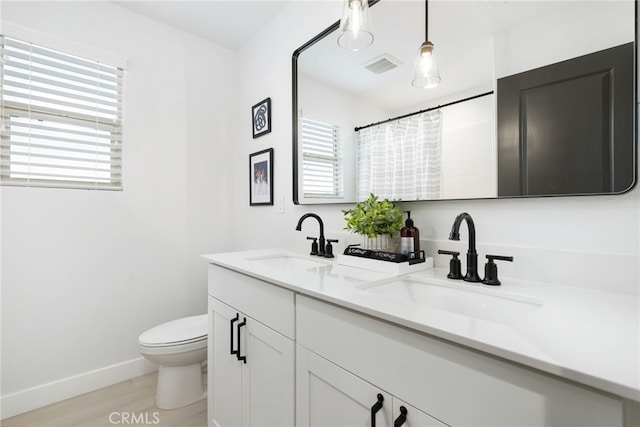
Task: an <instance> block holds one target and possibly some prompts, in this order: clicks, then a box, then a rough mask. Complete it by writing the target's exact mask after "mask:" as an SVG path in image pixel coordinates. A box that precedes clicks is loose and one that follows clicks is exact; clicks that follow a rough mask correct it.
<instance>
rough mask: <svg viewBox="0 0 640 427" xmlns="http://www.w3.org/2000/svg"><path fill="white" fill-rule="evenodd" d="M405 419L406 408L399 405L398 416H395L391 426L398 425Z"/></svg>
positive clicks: (397, 426) (395, 426)
mask: <svg viewBox="0 0 640 427" xmlns="http://www.w3.org/2000/svg"><path fill="white" fill-rule="evenodd" d="M405 421H407V408H405V407H404V406H401V407H400V416H399V417H398V418H396V420H395V421H394V422H393V427H400V426H401V425H402V424H404V423H405Z"/></svg>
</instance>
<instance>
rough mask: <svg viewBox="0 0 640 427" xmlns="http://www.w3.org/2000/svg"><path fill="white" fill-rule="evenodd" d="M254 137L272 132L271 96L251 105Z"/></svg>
mask: <svg viewBox="0 0 640 427" xmlns="http://www.w3.org/2000/svg"><path fill="white" fill-rule="evenodd" d="M251 117H252V122H253V138H254V139H255V138H258V137H259V136H262V135H264V134H267V133H269V132H271V98H267V99H265V100H263V101H260V102H258V103H257V104H256V105H254V106H253V107H251Z"/></svg>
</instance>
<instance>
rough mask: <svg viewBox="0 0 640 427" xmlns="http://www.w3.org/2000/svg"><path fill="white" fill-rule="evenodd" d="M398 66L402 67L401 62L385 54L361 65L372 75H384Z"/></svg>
mask: <svg viewBox="0 0 640 427" xmlns="http://www.w3.org/2000/svg"><path fill="white" fill-rule="evenodd" d="M400 65H402V62H400V60H398V59H396V58H394V57H393V56H391V55H389V54H386V53H385V54H383V55H380V56H378V57H377V58H374V59H372V60H371V61H369V62H367V63H365V64H363V65H362V66H363V67H364V68H366V69H367V70H369V71H371V72H372V73H375V74H382V73H386V72H387V71H389V70H393V69H394V68H396V67H398V66H400Z"/></svg>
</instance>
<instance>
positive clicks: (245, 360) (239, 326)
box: [236, 317, 247, 363]
mask: <svg viewBox="0 0 640 427" xmlns="http://www.w3.org/2000/svg"><path fill="white" fill-rule="evenodd" d="M246 324H247V318H246V317H244V318H242V322H240V323H238V353H236V357H237V358H238V360H239V361H241V362H244V363H247V356H241V355H240V328H242V327H243V326H244V325H246Z"/></svg>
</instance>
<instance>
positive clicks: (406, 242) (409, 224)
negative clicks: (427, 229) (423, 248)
mask: <svg viewBox="0 0 640 427" xmlns="http://www.w3.org/2000/svg"><path fill="white" fill-rule="evenodd" d="M405 212H407V220H406V221H405V223H404V227H402V229H401V230H400V252H401V253H402V254H404V255H411V254H412V253H413V252H416V251H419V250H420V232H419V231H418V229H417V228H416V227H414V226H413V220H412V219H411V211H405Z"/></svg>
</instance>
